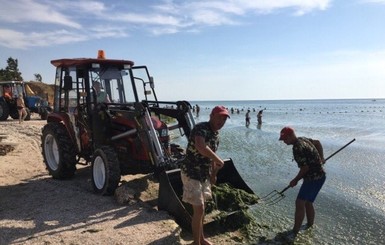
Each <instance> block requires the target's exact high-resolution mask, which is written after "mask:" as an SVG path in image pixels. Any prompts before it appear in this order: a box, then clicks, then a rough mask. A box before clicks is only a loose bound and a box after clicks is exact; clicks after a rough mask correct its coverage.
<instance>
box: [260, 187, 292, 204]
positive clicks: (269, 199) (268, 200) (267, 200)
mask: <svg viewBox="0 0 385 245" xmlns="http://www.w3.org/2000/svg"><path fill="white" fill-rule="evenodd" d="M289 187H290V186H287V187H286V188H285V189H283V190H282V191H277V190H273V191H272V192H270V193H269V194H267V195H266V196H264V197H262V198H261V201H262V203H263V204H265V205H269V206H270V205H274V204H276V203H278V202H280V201H281V200H282V199H284V198H285V195H284V194H283V193H284V192H285V191H286V190H287V189H289Z"/></svg>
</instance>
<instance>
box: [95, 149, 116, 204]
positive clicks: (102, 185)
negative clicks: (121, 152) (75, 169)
mask: <svg viewBox="0 0 385 245" xmlns="http://www.w3.org/2000/svg"><path fill="white" fill-rule="evenodd" d="M120 176H121V175H120V166H119V160H118V156H117V155H116V152H115V150H114V149H113V148H112V147H110V146H102V147H100V148H98V149H97V150H96V151H95V152H94V156H93V159H92V185H93V188H94V191H95V192H96V193H98V194H101V195H106V196H107V195H108V196H109V195H113V194H114V192H115V190H116V188H117V187H118V185H119V181H120Z"/></svg>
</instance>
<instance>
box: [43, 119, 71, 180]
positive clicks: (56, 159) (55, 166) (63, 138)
mask: <svg viewBox="0 0 385 245" xmlns="http://www.w3.org/2000/svg"><path fill="white" fill-rule="evenodd" d="M41 141H42V145H41V147H42V149H43V157H44V163H45V165H46V167H47V169H48V172H49V174H50V175H52V177H53V178H54V179H68V178H71V177H73V176H74V174H75V171H76V148H75V145H74V144H73V143H72V141H71V139H70V137H69V135H68V133H67V130H66V128H65V126H64V125H63V124H61V123H49V124H46V125H45V126H44V127H43V129H42V137H41Z"/></svg>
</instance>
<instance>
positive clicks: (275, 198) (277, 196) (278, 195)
mask: <svg viewBox="0 0 385 245" xmlns="http://www.w3.org/2000/svg"><path fill="white" fill-rule="evenodd" d="M355 140H356V139H352V140H351V141H349V142H348V143H347V144H346V145H344V146H342V147H341V148H340V149H338V150H337V151H335V152H334V153H333V154H331V155H330V156H328V157H327V158H326V159H325V162H326V161H327V160H329V159H330V158H331V157H332V156H334V155H335V154H337V153H338V152H340V151H342V150H343V149H344V148H345V147H347V146H348V145H350V144H351V143H353V142H354V141H355ZM325 162H324V163H325ZM289 188H290V185H288V186H286V187H285V189H283V190H282V191H277V190H273V191H272V192H270V193H269V194H267V195H266V196H264V197H262V198H261V199H260V200H261V201H262V202H263V203H264V204H265V205H269V206H270V205H274V204H276V203H278V202H280V201H281V200H282V199H284V198H285V194H283V193H284V192H285V191H287V190H288V189H289Z"/></svg>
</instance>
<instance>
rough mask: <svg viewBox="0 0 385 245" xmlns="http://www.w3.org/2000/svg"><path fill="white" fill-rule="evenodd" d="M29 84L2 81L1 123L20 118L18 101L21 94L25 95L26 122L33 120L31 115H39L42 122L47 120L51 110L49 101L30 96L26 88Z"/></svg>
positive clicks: (0, 92)
mask: <svg viewBox="0 0 385 245" xmlns="http://www.w3.org/2000/svg"><path fill="white" fill-rule="evenodd" d="M27 84H28V83H26V82H23V81H0V121H5V120H7V119H8V117H9V116H10V117H12V118H13V119H18V118H19V111H18V110H17V106H16V99H17V97H18V96H19V94H20V93H22V94H23V98H24V102H25V105H26V110H27V117H26V118H25V120H30V119H31V113H32V112H33V113H38V114H39V115H40V118H41V119H42V120H46V119H47V116H48V113H49V112H50V111H51V108H50V107H49V106H48V101H47V100H45V99H43V98H41V97H39V96H35V95H28V94H27V92H26V86H27Z"/></svg>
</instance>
